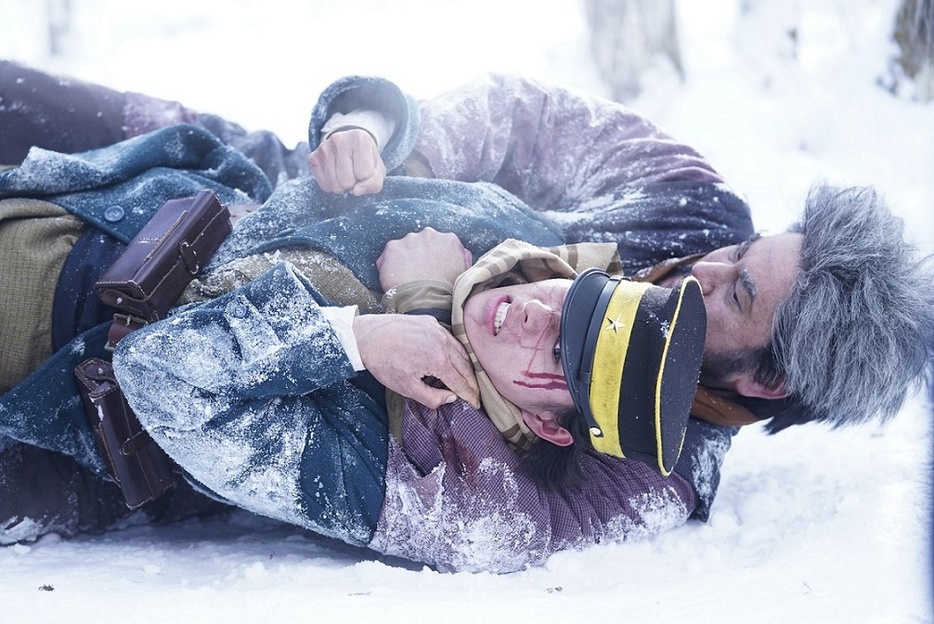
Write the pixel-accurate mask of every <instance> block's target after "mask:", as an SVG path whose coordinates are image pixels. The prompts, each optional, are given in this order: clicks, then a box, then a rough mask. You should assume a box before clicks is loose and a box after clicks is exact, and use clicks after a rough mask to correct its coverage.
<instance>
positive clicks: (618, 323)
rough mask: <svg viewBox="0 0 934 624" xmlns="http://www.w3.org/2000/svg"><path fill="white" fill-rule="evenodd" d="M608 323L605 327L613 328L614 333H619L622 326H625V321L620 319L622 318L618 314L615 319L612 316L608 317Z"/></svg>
mask: <svg viewBox="0 0 934 624" xmlns="http://www.w3.org/2000/svg"><path fill="white" fill-rule="evenodd" d="M606 323H607V325H606V328H605V329H608V330H609V329H612V330H613V333H614V334H618V333H619V330H620V328H621V327H622V326H623V321H622V320H620V318H619V317H618V316H617V317H616V318H615V319H611V318H610V317H606Z"/></svg>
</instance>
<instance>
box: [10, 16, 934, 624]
mask: <svg viewBox="0 0 934 624" xmlns="http://www.w3.org/2000/svg"><path fill="white" fill-rule="evenodd" d="M48 1H49V0H0V32H2V36H0V57H5V58H12V59H17V60H20V61H23V62H26V63H30V64H32V65H34V66H37V67H40V68H44V69H47V70H49V71H53V72H58V73H65V74H70V75H72V76H75V77H78V78H84V79H87V80H91V81H96V82H100V83H103V84H106V85H109V86H111V87H114V88H117V89H121V90H137V91H142V92H146V93H150V94H153V95H158V96H160V97H164V98H168V99H177V100H180V101H183V102H185V103H186V104H188V105H190V106H192V107H195V108H198V109H200V110H203V111H208V112H214V113H218V114H221V115H224V116H227V117H229V118H231V119H233V120H235V121H238V122H239V123H241V124H242V125H244V126H246V127H248V128H251V129H260V128H268V129H272V130H274V131H276V132H277V133H279V135H280V136H281V137H282V138H283V140H285V141H286V143H294V142H297V141H300V140H303V139H304V138H305V136H304V133H305V130H306V127H307V116H308V113H309V111H310V108H311V106H312V104H313V102H314V100H315V97H316V95H317V93H318V92H319V91H320V90H321V89H322V88H323V87H325V86H326V85H327V84H328V83H329V82H330V81H331V80H333V79H334V78H337V77H339V76H342V75H345V74H348V73H365V74H379V75H383V76H386V77H389V78H392V79H393V80H395V81H396V82H397V83H398V84H399V85H400V86H402V88H403V89H405V90H407V91H408V92H410V93H412V94H413V95H415V96H418V97H429V96H432V95H434V94H436V93H439V92H441V91H443V90H445V89H447V88H450V87H454V86H456V85H458V84H460V83H463V82H466V81H467V80H468V79H470V78H472V77H474V76H475V75H477V74H479V73H482V72H484V71H508V72H522V73H526V74H531V75H535V76H538V77H541V78H545V79H550V80H554V81H559V82H563V83H565V84H568V85H571V86H574V87H579V88H582V89H585V90H588V91H592V92H597V93H604V92H605V91H604V87H603V86H602V85H601V84H600V82H599V80H598V79H597V77H596V72H595V70H594V69H593V65H592V63H591V61H590V59H589V57H588V52H587V44H586V32H585V28H586V27H585V19H584V16H583V12H582V9H581V6H580V3H579V1H578V0H549V1H548V2H547V3H546V2H541V1H535V0H470V1H469V2H468V1H463V2H458V1H456V0H353V1H350V0H264V1H263V2H258V1H257V2H251V1H249V0H226V1H225V2H223V3H220V2H216V3H215V2H202V3H197V2H192V1H191V0H187V1H181V0H161V1H160V2H158V3H155V2H125V1H123V0H70V4H71V10H72V13H71V30H70V32H68V33H66V34H65V36H64V37H63V38H62V39H61V51H60V53H59V54H58V55H53V54H51V53H50V52H49V45H48V36H47V33H48V26H47V3H48ZM51 2H53V4H55V3H58V4H67V2H66V0H51ZM744 6H745V7H747V8H749V7H751V10H747V11H743V10H741V9H742V7H744ZM896 8H897V2H896V0H815V1H812V2H805V1H804V0H781V1H779V0H774V1H773V2H768V1H765V2H762V1H759V2H750V1H749V0H746V1H745V2H741V1H740V0H707V1H705V2H697V1H694V2H691V1H689V0H682V2H681V3H680V5H679V13H678V27H679V29H680V36H681V52H682V55H683V59H684V64H685V70H686V76H687V78H686V80H685V81H684V82H679V81H678V80H676V79H675V77H674V74H673V72H672V71H671V69H670V68H667V67H666V66H664V65H663V64H661V65H659V66H658V67H656V68H655V69H653V70H652V71H650V72H649V74H648V75H647V76H646V81H645V84H646V90H645V92H644V93H643V95H642V96H640V97H639V98H638V99H637V100H635V101H634V102H631V103H630V104H631V105H632V106H633V107H634V108H636V109H639V110H641V111H643V112H645V113H647V114H648V115H649V116H650V117H652V118H653V119H655V120H656V121H657V122H658V123H659V124H660V125H661V126H662V127H663V128H665V129H666V130H668V131H669V133H671V134H673V135H675V136H677V137H678V138H680V139H683V140H685V141H687V142H688V143H691V144H693V145H694V146H695V147H697V148H698V149H699V150H700V151H701V152H702V153H704V154H705V155H707V156H708V157H709V158H710V160H711V161H712V162H713V163H714V164H715V166H716V167H717V168H718V169H719V170H720V171H721V172H722V173H723V174H724V175H725V177H726V178H727V180H729V181H730V182H731V183H732V185H733V186H734V187H735V188H736V189H737V190H739V191H740V192H741V193H743V194H745V195H746V196H747V197H748V199H749V201H750V203H751V205H752V207H753V213H754V216H755V219H756V222H757V225H758V227H759V228H761V229H763V230H765V231H767V232H775V231H780V230H781V229H782V228H784V227H785V226H786V225H788V224H789V223H790V222H791V221H792V220H793V219H794V218H795V215H796V214H797V210H798V209H799V207H800V206H801V204H802V200H803V197H804V195H805V194H806V192H807V189H808V187H809V186H810V185H811V184H812V183H814V182H815V181H817V180H825V181H828V182H831V183H836V184H860V185H875V186H876V187H877V188H879V189H880V190H881V191H882V192H883V193H884V195H885V196H886V197H887V198H888V200H889V202H890V204H891V206H892V207H893V208H894V210H895V211H896V212H897V213H899V214H900V215H902V216H903V218H904V219H905V220H906V222H907V227H908V231H909V235H910V237H911V238H912V239H913V240H914V241H915V242H916V243H917V244H918V245H919V246H920V247H921V248H922V249H924V250H925V251H926V252H928V253H931V252H932V251H934V225H932V214H934V104H918V103H913V102H911V101H910V100H909V99H908V98H905V97H902V98H896V97H893V96H892V95H891V94H890V93H888V92H887V91H885V90H883V89H881V88H879V87H878V86H877V83H878V81H879V80H882V81H883V82H884V81H886V80H887V79H888V67H887V63H888V59H889V57H890V56H891V54H892V53H893V51H894V50H893V44H892V43H891V41H890V39H889V37H890V32H891V29H892V23H893V18H894V15H895V11H896ZM790 28H796V29H797V44H796V45H792V42H791V40H790V38H789V37H788V34H787V33H788V31H789V29H790ZM931 421H932V406H931V401H930V394H929V392H928V391H924V392H921V393H919V394H918V395H916V396H913V397H912V398H911V399H910V400H909V402H908V403H907V404H906V406H905V408H904V410H903V411H902V413H901V414H899V416H898V417H897V418H896V419H895V420H893V421H892V422H891V423H889V424H888V425H886V426H882V425H869V426H865V427H862V428H858V429H849V430H842V431H829V430H827V429H826V428H823V427H820V426H815V425H810V426H806V427H798V428H795V430H791V431H787V432H783V433H781V434H779V435H778V436H776V437H769V436H766V435H765V434H763V433H762V431H761V430H759V429H757V428H747V429H745V430H743V432H742V433H741V434H740V435H739V436H738V437H737V438H736V439H735V441H734V448H733V450H732V451H731V452H730V453H729V454H728V455H727V459H726V463H725V466H724V470H723V481H722V484H721V487H720V494H719V497H718V498H717V500H716V502H715V504H714V508H713V513H712V516H711V519H710V522H709V523H707V524H700V523H694V522H692V523H688V524H687V525H685V526H683V527H680V528H678V529H675V530H673V531H669V532H667V533H665V534H662V535H658V536H655V537H653V538H651V539H647V540H644V541H639V542H629V543H624V544H608V545H601V546H597V547H594V548H591V549H588V550H586V551H584V552H567V553H559V554H558V555H555V556H554V557H552V558H551V560H550V561H549V562H548V564H547V565H546V566H544V567H541V568H536V569H531V570H527V571H524V572H521V573H517V574H512V575H507V576H494V575H487V574H476V575H471V574H439V573H436V572H433V571H430V570H427V569H421V568H420V567H419V566H412V565H403V564H400V563H399V562H390V561H385V560H379V559H376V558H374V557H373V556H372V555H371V554H370V553H368V552H365V551H360V550H355V549H352V548H349V547H346V546H343V545H341V544H336V543H334V542H330V541H327V540H323V539H319V538H317V537H314V536H309V535H308V534H305V533H301V532H298V531H296V530H294V529H292V528H289V527H285V526H283V525H279V524H275V523H272V522H268V521H264V520H261V519H257V518H254V517H251V516H248V515H246V514H240V515H235V516H234V517H233V518H232V519H230V520H224V521H220V520H218V521H212V522H206V523H188V524H182V525H178V526H173V527H162V528H154V527H145V526H144V527H132V528H128V529H125V530H122V531H117V532H113V533H110V534H108V535H104V536H99V537H82V538H79V539H71V540H61V539H59V538H57V537H56V536H49V537H46V538H44V539H41V540H39V541H38V542H36V543H33V544H29V545H17V546H11V547H7V548H2V549H0V604H2V607H0V610H2V615H0V621H3V622H57V621H75V622H90V621H92V620H102V621H108V620H109V621H120V622H124V623H128V622H137V621H139V622H153V621H178V622H189V621H190V622H202V623H204V622H226V623H229V622H247V621H257V620H261V619H262V620H265V621H270V622H280V621H281V622H292V621H298V620H300V619H301V620H305V621H332V620H336V619H337V618H341V619H342V620H343V621H351V622H352V621H358V620H363V619H367V620H375V619H376V618H378V619H379V621H381V622H396V621H409V622H412V621H414V622H421V621H439V620H444V621H448V622H461V621H463V622H467V621H471V622H472V621H477V620H478V619H482V620H488V621H507V620H508V621H531V620H544V621H567V620H572V619H573V620H575V621H581V620H584V621H586V619H587V618H588V617H594V618H596V617H600V618H603V619H607V618H609V619H610V620H612V621H633V622H640V621H650V620H651V621H656V622H669V621H690V622H707V621H709V622H747V621H752V622H784V621H795V620H798V621H814V622H931V621H934V610H932V574H931V569H932V565H931V550H932V549H931V539H930V538H931V535H930V528H931V521H930V518H931V514H932V510H931V482H932V465H931V449H932V427H931ZM0 495H2V493H0ZM50 589H51V591H50Z"/></svg>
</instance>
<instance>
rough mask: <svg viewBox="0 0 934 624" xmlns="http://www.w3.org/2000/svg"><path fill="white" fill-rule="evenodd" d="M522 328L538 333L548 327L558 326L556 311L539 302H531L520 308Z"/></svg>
mask: <svg viewBox="0 0 934 624" xmlns="http://www.w3.org/2000/svg"><path fill="white" fill-rule="evenodd" d="M522 313H523V315H524V317H523V321H522V322H523V326H524V327H525V328H526V329H528V330H530V331H536V330H537V331H540V330H542V329H545V328H546V327H548V326H549V325H552V324H554V325H557V324H558V320H559V319H558V311H557V310H555V309H554V308H552V307H551V306H550V305H548V304H546V303H543V302H541V301H538V300H537V299H536V300H532V301H528V302H526V303H525V305H524V306H522Z"/></svg>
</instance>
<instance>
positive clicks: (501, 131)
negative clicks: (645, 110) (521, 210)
mask: <svg viewBox="0 0 934 624" xmlns="http://www.w3.org/2000/svg"><path fill="white" fill-rule="evenodd" d="M415 151H416V153H417V154H419V155H421V157H422V158H423V159H424V160H425V161H426V162H427V164H428V166H429V167H430V169H431V171H432V173H433V175H434V176H435V177H438V178H450V179H457V180H464V181H474V180H484V181H488V182H494V183H496V184H498V185H499V186H501V187H503V188H505V189H506V190H508V191H510V192H511V193H513V194H515V195H517V196H518V197H519V198H521V199H522V200H524V201H525V202H526V203H528V204H529V205H530V206H532V207H535V208H538V209H543V210H561V209H563V208H566V207H568V206H570V205H577V204H580V203H582V202H586V201H590V200H593V199H594V198H596V197H600V196H604V195H608V194H612V193H617V192H620V191H624V190H627V189H629V190H633V189H638V188H641V187H644V186H648V185H653V184H660V183H666V182H692V183H720V182H722V179H721V177H720V176H719V175H718V174H717V173H716V172H715V171H714V170H713V168H712V167H711V165H710V164H709V163H708V162H707V161H706V160H705V159H704V158H703V157H702V156H701V155H700V154H698V153H697V152H696V151H695V150H694V149H692V148H690V147H689V146H687V145H685V144H683V143H680V142H678V141H676V140H674V139H672V138H671V137H669V136H668V135H666V134H665V133H664V132H662V131H661V130H660V129H659V128H658V127H656V126H655V125H654V124H653V123H652V122H650V121H649V120H648V119H646V118H645V117H642V116H641V115H639V114H637V113H635V112H634V111H632V110H630V109H628V108H626V107H625V106H623V105H621V104H618V103H615V102H611V101H609V100H604V99H602V98H598V97H595V96H591V95H588V94H585V93H582V92H577V91H571V90H568V89H563V88H560V87H557V86H551V85H545V84H541V83H538V82H536V81H534V80H531V79H526V78H521V77H514V76H500V75H491V76H487V77H485V78H483V79H480V80H477V81H475V82H472V83H470V84H468V85H466V86H464V87H462V88H460V89H457V90H454V91H451V92H449V93H447V94H444V95H442V96H440V97H437V98H434V99H431V100H426V101H424V102H422V103H421V106H420V129H419V133H418V137H417V142H416V146H415Z"/></svg>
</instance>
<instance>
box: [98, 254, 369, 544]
mask: <svg viewBox="0 0 934 624" xmlns="http://www.w3.org/2000/svg"><path fill="white" fill-rule="evenodd" d="M114 368H115V371H116V373H117V377H118V379H119V381H120V384H121V387H122V388H123V390H124V393H125V395H126V397H127V400H128V401H129V403H130V405H131V406H132V407H133V409H134V410H135V411H136V413H137V415H138V416H139V419H140V421H141V423H142V424H143V425H144V426H145V427H146V429H147V430H148V431H149V432H150V434H151V435H152V437H153V439H154V440H156V442H157V443H158V444H159V445H160V446H161V447H162V448H164V449H165V450H166V452H167V453H168V454H169V455H170V456H171V457H172V458H173V459H174V460H175V461H177V462H178V463H179V464H180V465H181V466H182V468H184V469H185V470H186V471H187V472H188V473H189V474H190V475H191V476H192V477H194V479H196V480H197V481H198V482H200V483H201V484H203V485H204V486H206V487H207V488H208V489H210V490H212V491H213V492H214V493H215V494H217V495H219V496H221V497H223V498H225V499H227V500H228V501H230V502H232V503H234V504H236V505H238V506H241V507H244V508H246V509H249V510H251V511H254V512H256V513H260V514H263V515H267V516H270V517H273V518H276V519H279V520H284V521H287V522H292V523H295V524H298V525H300V526H304V527H306V528H310V529H313V530H316V531H318V532H321V533H324V534H326V535H329V536H332V537H338V538H340V539H343V540H345V541H349V542H351V543H365V542H366V541H368V540H369V537H370V533H371V532H372V529H373V527H374V526H375V521H376V517H377V516H378V513H379V508H380V506H381V505H382V495H383V474H384V472H385V452H386V451H385V446H386V426H385V413H384V412H382V411H381V409H380V408H378V407H377V406H376V405H375V404H374V403H373V402H372V401H371V400H370V401H369V402H368V401H367V399H368V396H367V395H365V393H363V392H362V391H358V390H356V388H355V387H354V386H352V385H351V384H349V383H347V382H346V380H348V379H349V378H351V377H353V376H354V375H355V374H356V373H355V372H354V370H353V367H352V366H351V365H350V363H349V361H348V359H347V357H346V355H345V352H344V350H343V348H342V347H341V345H340V342H339V341H338V338H337V336H336V335H335V334H334V332H333V330H332V329H331V326H330V324H329V323H328V321H327V320H326V319H325V318H324V315H323V314H322V312H321V308H320V307H319V306H318V302H317V301H316V297H315V294H314V291H313V289H311V287H310V286H309V285H308V284H307V283H306V282H305V281H304V279H303V278H302V277H301V276H300V274H298V273H296V272H295V271H294V270H293V269H292V268H291V267H290V266H289V265H285V264H279V265H277V266H276V267H274V268H273V269H271V270H270V271H269V272H268V273H266V274H265V275H264V276H262V277H261V278H259V279H258V280H256V281H254V282H252V283H250V284H248V285H247V286H245V287H242V288H240V289H237V290H235V291H233V292H231V293H230V294H228V295H225V296H223V297H220V298H218V299H216V300H213V301H211V302H208V303H207V304H202V305H199V306H192V307H189V308H186V309H183V310H182V311H180V312H178V313H176V314H175V315H173V316H171V317H169V318H167V319H165V320H163V321H160V322H158V323H154V324H152V325H150V326H149V327H146V328H144V329H142V330H140V331H137V332H134V333H133V334H131V335H130V336H128V337H127V338H125V339H124V340H123V341H121V343H120V345H119V346H118V348H117V350H116V352H115V353H114Z"/></svg>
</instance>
